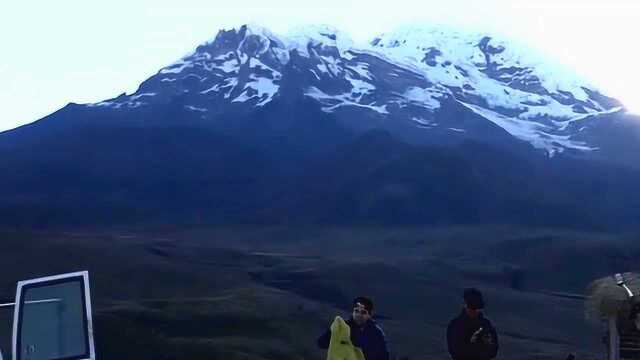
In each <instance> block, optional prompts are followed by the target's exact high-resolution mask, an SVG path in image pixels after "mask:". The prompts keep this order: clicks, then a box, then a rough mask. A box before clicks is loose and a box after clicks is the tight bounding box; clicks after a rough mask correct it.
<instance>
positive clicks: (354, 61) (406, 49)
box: [87, 25, 622, 155]
mask: <svg viewBox="0 0 640 360" xmlns="http://www.w3.org/2000/svg"><path fill="white" fill-rule="evenodd" d="M287 81H289V82H290V83H291V84H293V85H294V86H295V87H298V88H299V89H300V92H301V93H302V94H303V95H304V96H307V97H310V98H312V99H315V100H316V101H317V102H318V103H319V105H320V107H321V109H322V110H323V111H325V112H328V113H336V114H338V115H339V114H340V113H342V112H345V111H348V112H349V114H352V111H355V110H360V111H364V112H365V113H363V114H366V116H368V117H376V118H380V119H384V120H385V121H386V120H392V121H394V122H398V123H406V124H407V126H410V127H413V128H414V129H415V131H433V130H435V129H438V128H441V129H443V130H447V131H449V132H456V133H461V134H462V133H468V132H470V131H471V130H472V129H471V128H468V127H465V126H464V125H461V124H458V123H455V124H454V123H451V122H450V121H443V116H444V115H443V114H446V113H447V112H448V111H449V110H450V108H451V106H453V105H452V104H458V106H459V107H462V108H464V109H467V110H468V111H470V112H473V113H474V114H477V115H479V116H481V117H483V118H485V119H486V120H488V121H490V122H492V123H493V124H496V125H497V126H499V127H501V128H502V129H504V130H505V131H506V132H508V133H509V134H511V135H513V136H514V137H516V138H518V139H521V140H524V141H527V142H529V143H530V144H532V145H533V146H534V147H536V148H539V149H543V150H545V151H546V152H547V153H548V154H549V155H553V154H555V153H558V152H562V151H564V150H565V149H574V150H580V151H592V150H595V149H597V146H591V145H589V144H587V143H585V142H584V141H579V140H576V139H574V135H575V134H574V133H572V132H571V131H573V130H572V129H575V127H574V126H571V127H570V126H568V125H569V124H572V123H575V122H578V121H581V120H582V119H585V118H588V117H590V116H596V115H599V114H606V113H611V112H616V111H622V107H621V106H620V104H619V103H618V102H616V101H615V100H613V99H610V98H608V97H606V96H604V95H602V94H600V93H599V92H598V91H597V90H596V89H595V88H594V87H593V86H591V85H589V84H588V83H587V82H585V81H584V80H583V79H580V78H579V77H578V76H576V75H575V74H571V73H570V72H567V71H565V70H564V69H561V68H559V67H557V66H554V65H552V64H550V63H549V62H545V61H544V60H543V59H542V58H541V57H539V56H538V55H536V54H535V53H533V52H531V51H530V50H527V49H526V48H525V47H522V46H518V45H517V44H514V43H512V42H507V41H502V40H499V39H496V38H495V37H491V36H487V35H485V34H479V33H472V32H461V31H457V30H453V29H445V28H442V27H433V26H405V27H401V28H398V29H397V30H395V31H393V32H390V33H387V34H382V35H379V36H377V37H375V38H374V39H373V40H372V41H371V42H370V43H366V44H357V43H355V42H354V41H353V40H351V39H350V38H349V36H348V35H347V34H345V33H344V32H340V31H338V30H336V29H333V28H331V27H328V26H308V27H303V28H298V29H294V30H292V31H290V32H289V33H287V34H285V35H279V34H275V33H273V32H271V31H270V30H268V29H266V28H264V27H260V26H257V25H250V26H242V27H241V28H240V29H238V30H235V29H233V30H222V31H220V32H219V33H218V35H217V36H216V37H215V39H214V40H212V41H211V42H208V43H206V44H203V45H200V46H198V47H197V49H196V50H195V51H194V52H193V53H191V54H189V55H187V56H185V57H183V58H182V59H180V60H179V61H177V62H175V63H174V64H171V65H169V66H167V67H165V68H163V69H161V70H160V71H159V72H158V73H157V74H156V75H155V76H153V77H151V78H150V79H148V80H147V81H145V82H144V83H143V84H141V86H140V88H139V89H138V91H137V92H136V93H135V94H132V95H126V94H123V95H121V96H119V97H117V98H115V99H110V100H107V101H103V102H100V103H96V104H88V105H87V106H90V107H98V108H109V109H117V110H125V109H136V108H144V107H146V106H152V105H154V104H169V103H171V102H173V101H175V99H177V98H180V99H182V100H181V103H182V106H183V107H184V109H185V111H189V112H191V113H197V114H198V115H199V117H200V118H202V119H207V118H213V117H215V116H216V115H219V114H221V113H223V112H225V111H228V110H229V109H231V108H229V107H232V108H233V109H236V110H238V111H251V109H255V108H260V107H263V106H265V105H266V104H268V103H270V102H272V101H273V100H274V99H276V98H278V97H279V96H283V95H282V92H281V89H282V86H283V85H284V84H285V82H287ZM349 116H352V115H349Z"/></svg>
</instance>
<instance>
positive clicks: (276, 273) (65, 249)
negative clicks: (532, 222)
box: [0, 226, 640, 360]
mask: <svg viewBox="0 0 640 360" xmlns="http://www.w3.org/2000/svg"><path fill="white" fill-rule="evenodd" d="M0 239H1V240H0V241H2V251H1V252H0V261H1V263H2V264H3V271H2V274H1V275H0V300H7V301H11V300H12V299H13V296H14V292H15V283H16V281H17V280H21V279H27V278H33V277H39V276H46V275H51V274H55V273H62V272H70V271H78V270H85V269H86V270H89V271H90V276H91V286H92V289H91V290H92V301H93V303H94V307H95V310H94V320H95V323H96V324H95V336H96V340H95V341H96V346H97V351H98V357H99V358H100V359H274V360H276V359H278V360H287V359H323V358H324V353H323V352H322V351H320V350H318V349H316V348H315V340H316V337H317V336H318V335H319V334H320V332H321V331H323V330H324V328H325V327H326V326H328V324H329V322H330V321H331V319H332V318H333V317H334V316H335V315H345V310H347V309H348V308H349V306H350V300H351V298H352V297H354V296H356V295H360V294H366V295H370V296H372V297H373V298H374V300H375V301H376V306H377V308H378V315H379V317H380V318H379V322H380V323H381V324H382V326H383V327H384V329H385V332H386V333H387V336H388V338H389V341H390V345H391V348H392V352H393V354H394V356H397V357H398V358H402V357H407V358H409V359H446V358H448V354H447V352H446V345H445V343H444V332H445V327H446V324H447V322H448V320H449V319H450V318H451V317H453V316H455V315H456V314H457V312H458V311H459V310H460V306H461V299H460V294H461V291H462V289H463V288H464V287H467V286H477V287H479V288H481V289H482V290H483V291H484V293H485V296H486V300H487V315H488V316H489V317H490V318H491V319H492V321H493V322H494V323H495V325H496V327H497V329H498V332H499V334H500V338H501V343H502V344H501V345H502V347H501V351H500V355H499V358H502V359H561V360H563V359H564V358H565V357H566V355H567V354H568V353H569V352H575V353H577V354H578V359H596V358H598V357H599V356H600V355H601V353H602V349H603V346H602V345H601V343H600V336H601V335H600V333H599V330H600V329H599V328H598V327H597V326H596V325H593V324H589V323H588V322H587V321H586V320H585V317H584V310H583V307H584V305H583V302H582V301H581V300H579V299H575V298H571V297H564V296H561V294H560V295H559V293H569V294H581V293H583V292H584V289H585V287H586V285H587V284H588V282H589V281H590V280H591V279H593V278H595V277H598V276H603V275H607V274H611V273H613V272H621V271H631V270H636V269H635V268H634V262H635V261H636V260H637V259H638V256H639V255H640V243H638V242H637V241H634V240H637V238H636V237H635V236H631V235H625V234H616V235H613V234H597V233H579V232H575V231H564V230H558V229H527V228H515V227H510V226H482V227H447V228H437V227H436V228H406V227H404V228H376V227H358V228H353V227H350V228H338V227H226V228H225V227H221V228H209V227H207V228H189V229H175V228H168V227H165V228H151V229H150V228H128V229H74V230H73V231H71V230H70V231H58V232H50V231H47V232H44V231H43V232H37V231H9V230H5V231H1V232H0ZM11 315H12V314H11V313H10V312H9V311H6V310H0V344H1V345H0V347H1V348H2V349H3V350H4V353H5V354H6V353H7V352H8V350H9V347H8V346H9V345H8V344H9V340H10V335H9V334H10V326H11Z"/></svg>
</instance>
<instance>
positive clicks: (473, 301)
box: [463, 288, 484, 318]
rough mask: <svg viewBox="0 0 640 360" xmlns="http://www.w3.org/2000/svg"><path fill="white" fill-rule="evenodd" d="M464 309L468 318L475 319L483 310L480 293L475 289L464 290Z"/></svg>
mask: <svg viewBox="0 0 640 360" xmlns="http://www.w3.org/2000/svg"><path fill="white" fill-rule="evenodd" d="M463 298H464V308H465V311H466V313H467V315H469V317H472V318H476V317H478V315H479V314H480V313H481V312H482V310H483V309H484V300H483V298H482V293H481V292H480V291H479V290H478V289H476V288H467V289H465V290H464V294H463Z"/></svg>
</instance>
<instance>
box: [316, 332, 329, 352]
mask: <svg viewBox="0 0 640 360" xmlns="http://www.w3.org/2000/svg"><path fill="white" fill-rule="evenodd" d="M330 341H331V329H327V330H326V331H325V332H324V333H323V334H322V335H320V337H319V338H318V347H319V348H320V349H328V348H329V342H330Z"/></svg>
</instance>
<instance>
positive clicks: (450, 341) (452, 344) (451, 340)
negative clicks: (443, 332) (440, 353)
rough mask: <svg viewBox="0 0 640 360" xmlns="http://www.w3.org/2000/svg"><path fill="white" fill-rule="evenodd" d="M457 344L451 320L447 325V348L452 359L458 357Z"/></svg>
mask: <svg viewBox="0 0 640 360" xmlns="http://www.w3.org/2000/svg"><path fill="white" fill-rule="evenodd" d="M457 345H458V344H456V334H455V328H454V323H453V321H451V322H449V326H447V350H449V355H450V356H451V358H452V359H457V358H458V346H457Z"/></svg>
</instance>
